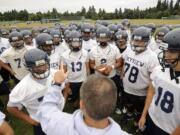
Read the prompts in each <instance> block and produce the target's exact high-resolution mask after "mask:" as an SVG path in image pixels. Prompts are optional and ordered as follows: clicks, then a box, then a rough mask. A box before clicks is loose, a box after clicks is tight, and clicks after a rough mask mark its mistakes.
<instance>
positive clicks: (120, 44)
mask: <svg viewBox="0 0 180 135" xmlns="http://www.w3.org/2000/svg"><path fill="white" fill-rule="evenodd" d="M126 44H127V39H125V38H123V37H121V38H120V39H118V40H116V45H117V47H118V48H125V47H126Z"/></svg>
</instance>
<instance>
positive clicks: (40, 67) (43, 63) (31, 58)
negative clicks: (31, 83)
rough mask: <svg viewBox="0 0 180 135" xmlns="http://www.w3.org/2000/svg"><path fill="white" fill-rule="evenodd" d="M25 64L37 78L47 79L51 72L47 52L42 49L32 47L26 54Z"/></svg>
mask: <svg viewBox="0 0 180 135" xmlns="http://www.w3.org/2000/svg"><path fill="white" fill-rule="evenodd" d="M24 65H25V67H26V68H27V69H28V70H29V71H30V72H31V74H32V76H33V77H34V78H36V79H45V78H47V77H48V76H49V74H50V64H49V58H48V55H47V53H45V52H44V51H42V50H40V49H30V50H28V51H27V52H26V53H25V55H24Z"/></svg>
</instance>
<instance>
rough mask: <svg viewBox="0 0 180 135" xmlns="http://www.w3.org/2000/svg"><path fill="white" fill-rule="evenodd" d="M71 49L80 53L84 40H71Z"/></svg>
mask: <svg viewBox="0 0 180 135" xmlns="http://www.w3.org/2000/svg"><path fill="white" fill-rule="evenodd" d="M69 47H70V49H71V51H73V52H78V51H80V50H81V48H82V40H81V39H79V38H77V39H71V40H70V42H69Z"/></svg>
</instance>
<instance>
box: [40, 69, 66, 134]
mask: <svg viewBox="0 0 180 135" xmlns="http://www.w3.org/2000/svg"><path fill="white" fill-rule="evenodd" d="M66 78H67V73H64V70H63V68H61V70H59V71H57V72H56V73H55V75H54V81H55V82H56V83H62V85H61V86H56V85H51V86H50V87H49V89H48V92H47V93H46V95H45V96H44V99H43V102H42V104H41V105H40V106H39V110H38V113H37V115H38V118H39V121H40V123H41V126H42V128H43V131H45V132H48V131H50V130H52V129H51V127H52V128H54V126H55V125H52V123H50V121H51V118H52V116H53V115H54V113H55V114H56V115H57V113H58V114H59V113H62V110H63V108H64V97H63V95H62V90H63V88H64V85H65V83H64V81H65V79H66ZM59 116H60V115H59ZM48 124H51V126H48ZM54 124H56V123H54Z"/></svg>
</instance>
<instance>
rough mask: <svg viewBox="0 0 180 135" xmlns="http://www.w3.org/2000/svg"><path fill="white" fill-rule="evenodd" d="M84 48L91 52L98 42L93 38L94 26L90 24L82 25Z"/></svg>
mask: <svg viewBox="0 0 180 135" xmlns="http://www.w3.org/2000/svg"><path fill="white" fill-rule="evenodd" d="M81 34H82V48H83V49H85V50H87V51H88V52H90V50H91V49H92V48H93V47H94V46H96V45H97V42H96V41H95V40H93V39H92V26H91V25H90V24H82V25H81Z"/></svg>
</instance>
